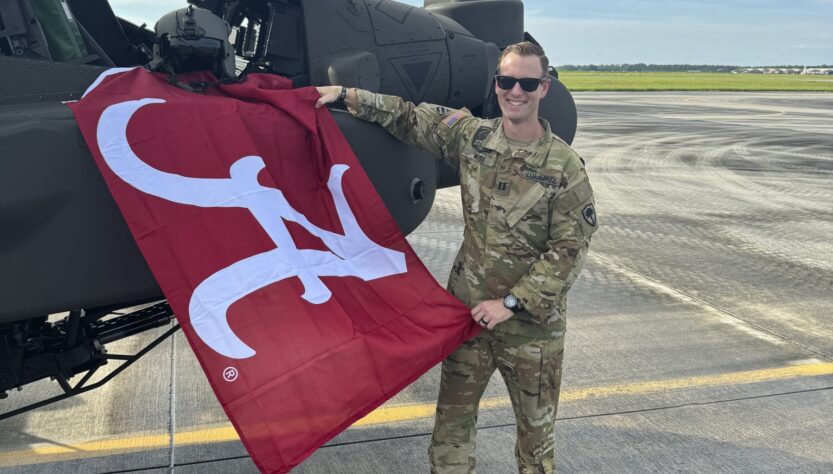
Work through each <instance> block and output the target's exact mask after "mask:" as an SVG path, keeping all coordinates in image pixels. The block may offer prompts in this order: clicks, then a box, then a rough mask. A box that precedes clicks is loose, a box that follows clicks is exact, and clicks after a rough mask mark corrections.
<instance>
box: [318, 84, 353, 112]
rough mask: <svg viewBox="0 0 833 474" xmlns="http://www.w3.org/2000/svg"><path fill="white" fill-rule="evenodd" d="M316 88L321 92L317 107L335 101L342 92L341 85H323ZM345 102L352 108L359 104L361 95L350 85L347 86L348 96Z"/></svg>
mask: <svg viewBox="0 0 833 474" xmlns="http://www.w3.org/2000/svg"><path fill="white" fill-rule="evenodd" d="M315 89H316V90H317V91H318V93H319V94H321V98H320V99H318V100H317V101H316V102H315V108H316V109H320V108H321V107H324V106H325V105H327V104H330V103H333V102H335V101H336V99H338V96H339V94H341V86H321V87H316V88H315ZM344 103H345V104H346V105H347V106H348V107H350V108H351V109H355V108H356V107H357V106H358V105H359V96H358V94H356V91H355V90H353V89H351V88H349V87H348V88H347V96H346V97H345V98H344Z"/></svg>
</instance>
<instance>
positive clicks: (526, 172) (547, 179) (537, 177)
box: [521, 169, 559, 186]
mask: <svg viewBox="0 0 833 474" xmlns="http://www.w3.org/2000/svg"><path fill="white" fill-rule="evenodd" d="M521 176H523V177H524V178H525V179H528V180H531V181H537V182H539V183H541V184H546V185H548V186H558V183H559V182H558V178H557V177H555V176H549V175H546V174H541V173H537V172H535V171H532V170H531V169H522V170H521Z"/></svg>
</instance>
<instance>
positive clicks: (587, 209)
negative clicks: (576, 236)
mask: <svg viewBox="0 0 833 474" xmlns="http://www.w3.org/2000/svg"><path fill="white" fill-rule="evenodd" d="M581 215H582V216H584V220H585V221H587V223H588V224H590V225H591V226H593V227H596V208H594V207H593V205H592V204H588V205H586V206H584V209H582V210H581Z"/></svg>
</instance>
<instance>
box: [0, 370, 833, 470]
mask: <svg viewBox="0 0 833 474" xmlns="http://www.w3.org/2000/svg"><path fill="white" fill-rule="evenodd" d="M824 375H833V363H818V364H807V365H796V366H790V367H782V368H775V369H761V370H749V371H744V372H732V373H727V374H719V375H703V376H699V377H683V378H676V379H668V380H657V381H648V382H636V383H628V384H618V385H609V386H602V387H590V388H584V389H576V390H565V391H563V392H562V393H561V401H562V402H575V401H580V400H585V399H589V398H605V397H611V396H633V395H644V394H647V393H657V392H667V391H672V390H685V389H695V388H698V389H699V388H707V387H717V386H724V385H743V384H751V383H760V382H767V381H773V380H786V379H793V378H798V377H818V376H824ZM506 406H509V398H508V397H495V398H484V399H483V400H481V401H480V408H481V409H485V410H489V409H495V408H502V407H506ZM434 409H435V405H434V404H433V403H431V404H427V403H422V404H413V405H398V406H383V407H380V408H378V409H376V410H375V411H373V412H372V413H370V414H368V415H367V416H366V417H364V418H362V419H361V420H359V421H357V422H356V423H354V424H353V426H354V427H361V426H371V425H378V424H385V423H395V422H400V421H408V420H418V419H428V418H432V417H433V416H434ZM237 439H239V438H238V436H237V432H236V431H235V430H234V428H233V427H231V425H227V426H221V427H217V428H204V429H198V430H192V431H179V432H177V433H176V437H175V444H176V446H188V445H195V444H211V443H222V442H229V441H235V440H237ZM169 445H170V437H169V436H168V434H167V433H165V434H155V435H154V434H148V435H144V436H133V437H128V438H117V439H105V440H100V441H90V442H86V443H79V444H76V445H70V446H67V445H61V446H55V445H37V446H32V447H31V448H29V449H24V450H17V451H8V452H0V467H9V466H19V465H28V464H40V463H45V462H55V461H65V460H70V459H82V458H88V457H98V456H106V455H114V454H123V453H129V452H136V451H151V450H154V449H164V448H167V447H168V446H169Z"/></svg>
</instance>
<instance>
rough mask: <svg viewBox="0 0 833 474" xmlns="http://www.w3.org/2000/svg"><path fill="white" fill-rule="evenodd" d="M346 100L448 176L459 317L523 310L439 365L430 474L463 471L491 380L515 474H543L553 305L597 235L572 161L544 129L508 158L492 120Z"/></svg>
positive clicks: (582, 177) (557, 373)
mask: <svg viewBox="0 0 833 474" xmlns="http://www.w3.org/2000/svg"><path fill="white" fill-rule="evenodd" d="M357 92H358V99H359V106H358V107H357V110H353V111H352V112H353V114H354V115H356V116H357V117H359V118H362V119H365V120H370V121H374V122H377V123H379V124H380V125H382V126H383V127H384V128H385V129H387V130H388V131H389V132H390V133H392V134H393V135H394V136H396V137H397V138H399V139H400V140H402V141H404V142H406V143H409V144H412V145H416V146H418V147H420V148H422V149H425V150H427V151H428V152H430V153H432V154H434V155H435V156H438V157H440V158H442V159H443V160H445V161H446V162H448V163H449V164H451V166H453V167H454V168H455V169H457V170H458V172H459V175H460V186H461V195H462V200H463V219H464V220H465V230H464V235H463V245H462V246H461V248H460V251H459V252H458V254H457V257H456V258H455V261H454V267H453V268H452V271H451V276H450V278H449V282H448V289H449V291H450V292H451V293H452V294H454V295H455V296H457V298H459V299H460V300H461V301H462V302H463V303H465V304H466V305H468V306H469V307H473V306H475V305H477V304H478V303H480V302H481V301H485V300H492V299H502V298H503V297H504V296H505V295H506V294H508V293H512V294H514V295H515V296H516V297H518V299H519V300H520V301H521V303H522V305H523V308H524V311H521V312H519V313H517V314H515V315H514V316H513V317H511V318H510V319H509V320H507V321H505V322H503V323H501V324H499V325H497V326H495V328H494V330H492V331H483V332H481V334H480V335H478V336H477V337H475V338H473V339H471V340H469V341H467V342H466V343H465V344H463V345H462V346H461V347H460V348H459V349H458V350H457V351H456V352H454V353H453V354H452V355H451V356H450V357H449V358H448V359H446V361H445V362H443V370H442V380H441V383H440V395H439V400H438V403H437V418H436V424H435V427H434V436H433V438H432V442H431V447H430V448H429V455H430V458H431V464H432V471H433V472H448V473H456V472H460V473H468V472H473V471H474V466H475V458H474V446H475V434H476V421H477V407H478V403H479V400H480V397H481V395H482V394H483V391H484V390H485V388H486V384H487V383H488V381H489V378H490V376H491V374H492V373H493V372H494V370H495V369H496V368H497V369H498V370H500V372H501V375H502V376H503V379H504V381H505V382H506V386H507V389H508V391H509V395H510V398H511V400H512V406H513V409H514V411H515V418H516V420H517V422H518V441H517V443H516V447H515V454H516V456H517V459H518V468H519V471H520V472H522V473H524V472H530V473H532V472H535V473H539V472H540V473H546V472H552V471H553V470H554V462H555V461H554V441H553V423H554V421H555V414H556V409H557V406H558V394H559V389H560V381H561V361H562V355H563V347H564V331H565V329H566V327H565V314H566V312H565V311H566V308H565V295H566V293H567V290H568V289H569V288H570V286H571V285H572V283H573V282H574V281H575V279H576V277H577V276H578V274H579V271H580V270H581V267H582V265H583V263H584V260H585V257H586V255H587V248H588V244H589V242H590V236H591V235H592V234H593V232H594V231H595V230H596V225H597V224H596V215H595V210H594V203H593V191H592V189H591V187H590V184H589V182H588V180H587V174H586V173H585V170H584V163H583V161H582V159H581V158H580V157H579V156H578V155H577V154H576V153H575V152H574V151H573V150H572V149H571V148H570V147H569V146H568V145H567V144H566V143H564V142H563V141H561V140H560V139H558V138H557V137H556V136H555V135H553V134H552V133H551V131H550V127H549V124H548V123H546V121H544V120H542V125H544V127H545V128H546V133H545V134H544V136H543V138H541V139H540V140H538V141H537V142H535V143H533V144H531V145H529V146H527V147H523V148H518V149H514V150H513V149H512V148H511V147H510V144H509V142H508V140H507V138H506V136H505V135H504V132H503V127H502V125H501V119H499V118H498V119H493V120H485V119H480V118H476V117H472V116H471V115H470V114H468V113H467V111H465V110H459V111H458V110H451V109H447V108H445V107H442V106H437V105H431V104H420V105H418V106H415V105H414V104H413V103H410V102H407V101H404V100H403V99H401V98H399V97H394V96H387V95H382V94H374V93H371V92H367V91H361V90H360V91H357Z"/></svg>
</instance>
